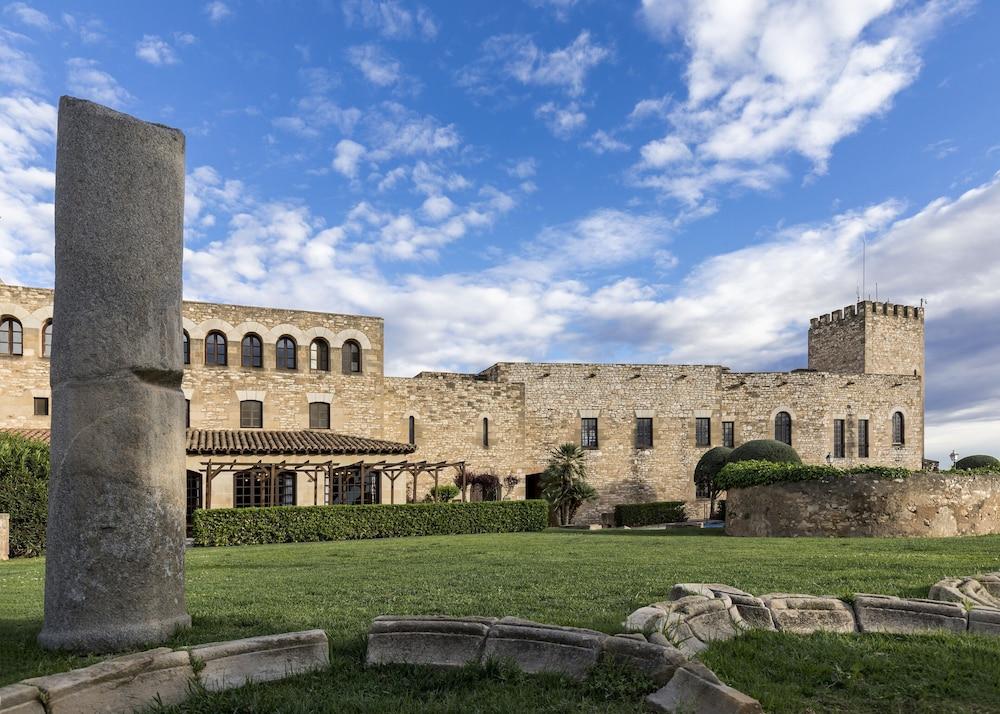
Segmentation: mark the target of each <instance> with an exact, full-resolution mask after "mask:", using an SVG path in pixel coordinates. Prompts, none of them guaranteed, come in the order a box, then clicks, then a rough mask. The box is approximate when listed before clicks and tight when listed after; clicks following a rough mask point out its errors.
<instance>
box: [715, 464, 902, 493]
mask: <svg viewBox="0 0 1000 714" xmlns="http://www.w3.org/2000/svg"><path fill="white" fill-rule="evenodd" d="M911 473H912V472H911V471H909V470H908V469H899V468H892V467H888V466H857V467H854V468H850V469H838V468H837V467H835V466H809V465H806V464H776V463H773V462H771V461H738V462H735V463H729V464H726V466H725V467H724V468H723V469H722V471H720V472H719V475H718V476H716V477H715V482H716V484H717V485H718V486H719V487H721V488H723V489H726V490H728V489H731V488H749V487H751V486H767V485H769V484H772V483H788V482H791V481H818V480H820V479H830V478H842V477H844V476H851V475H854V474H873V475H875V476H880V477H882V478H906V477H907V476H909V475H910V474H911Z"/></svg>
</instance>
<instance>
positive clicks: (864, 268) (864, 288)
mask: <svg viewBox="0 0 1000 714" xmlns="http://www.w3.org/2000/svg"><path fill="white" fill-rule="evenodd" d="M867 280H868V236H867V235H866V234H864V233H862V234H861V294H862V295H864V296H865V297H866V298H867V297H868V282H867ZM858 302H860V299H859V300H858Z"/></svg>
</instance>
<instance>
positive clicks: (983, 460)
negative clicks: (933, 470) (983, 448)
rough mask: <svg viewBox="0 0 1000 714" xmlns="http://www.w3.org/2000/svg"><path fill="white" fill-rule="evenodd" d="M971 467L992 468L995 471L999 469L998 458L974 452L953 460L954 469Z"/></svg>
mask: <svg viewBox="0 0 1000 714" xmlns="http://www.w3.org/2000/svg"><path fill="white" fill-rule="evenodd" d="M972 469H993V470H994V472H995V471H996V470H997V469H1000V459H997V458H996V457H995V456H989V455H987V454H974V455H972V456H966V457H965V458H964V459H959V460H958V461H956V462H955V470H956V471H971V470H972Z"/></svg>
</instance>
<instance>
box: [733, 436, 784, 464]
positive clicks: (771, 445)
mask: <svg viewBox="0 0 1000 714" xmlns="http://www.w3.org/2000/svg"><path fill="white" fill-rule="evenodd" d="M740 461H770V462H772V463H775V464H801V463H802V459H800V458H799V455H798V452H796V451H795V449H793V448H792V447H791V446H789V445H788V444H786V443H784V442H782V441H775V440H774V439H755V440H753V441H748V442H747V443H745V444H741V445H740V446H737V447H736V448H735V449H733V453H731V454H730V455H729V463H731V464H735V463H739V462H740Z"/></svg>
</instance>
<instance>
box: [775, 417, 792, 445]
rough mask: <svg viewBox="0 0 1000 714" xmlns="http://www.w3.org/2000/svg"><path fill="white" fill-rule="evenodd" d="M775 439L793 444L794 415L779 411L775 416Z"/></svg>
mask: <svg viewBox="0 0 1000 714" xmlns="http://www.w3.org/2000/svg"><path fill="white" fill-rule="evenodd" d="M774 440H775V441H780V442H782V443H784V444H788V445H789V446H791V445H792V415H791V414H789V413H788V412H778V413H777V414H775V416H774Z"/></svg>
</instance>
